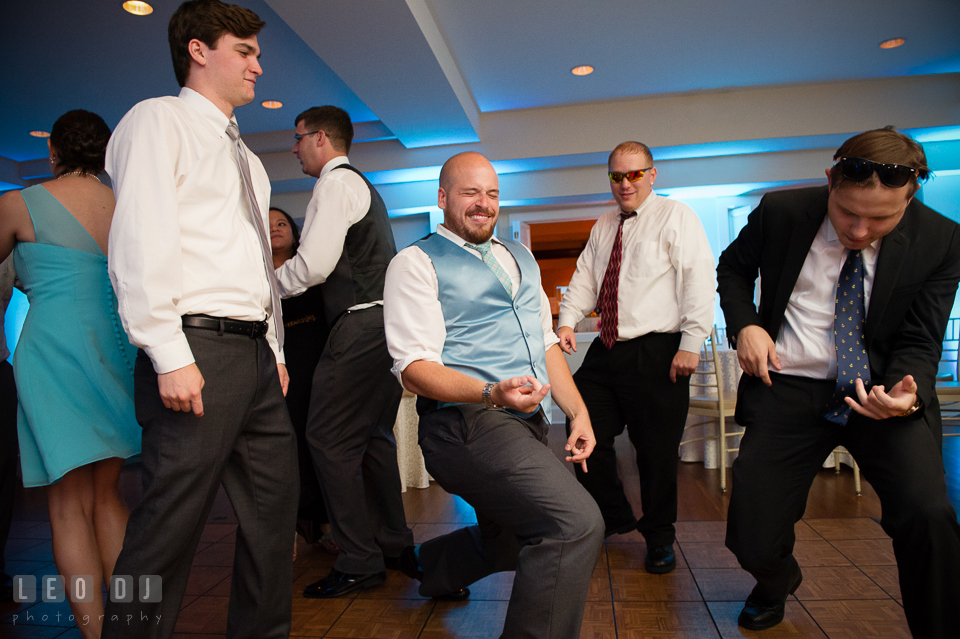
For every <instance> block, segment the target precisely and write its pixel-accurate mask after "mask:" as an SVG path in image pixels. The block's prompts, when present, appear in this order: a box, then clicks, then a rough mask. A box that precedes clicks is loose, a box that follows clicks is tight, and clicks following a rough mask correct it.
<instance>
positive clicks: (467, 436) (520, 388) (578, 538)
mask: <svg viewBox="0 0 960 639" xmlns="http://www.w3.org/2000/svg"><path fill="white" fill-rule="evenodd" d="M498 197H499V182H498V178H497V174H496V171H494V169H493V166H491V164H490V162H488V161H487V159H486V158H485V157H483V156H482V155H480V154H478V153H462V154H460V155H456V156H454V157H453V158H451V159H450V160H448V161H447V163H446V164H444V166H443V169H442V171H441V173H440V189H439V192H438V206H439V207H440V208H442V209H443V212H444V223H443V224H442V225H440V226H439V227H438V228H437V233H435V234H433V235H430V236H428V237H427V238H425V239H423V240H420V241H419V242H417V243H415V244H414V245H413V246H410V247H408V248H406V249H404V250H403V251H401V252H400V253H399V254H398V255H397V256H396V257H395V258H394V259H393V261H392V262H391V263H390V267H389V269H388V270H387V278H386V285H385V288H384V320H385V325H386V334H387V345H388V347H389V349H390V355H391V356H392V357H393V359H394V369H393V370H394V374H395V375H397V377H398V379H400V382H401V383H402V384H403V386H404V387H405V388H407V389H408V390H410V391H413V392H415V393H417V394H418V395H419V396H420V399H419V401H418V411H419V412H420V447H421V449H422V450H423V455H424V459H425V460H426V465H427V470H429V471H430V473H431V474H432V475H433V477H434V478H435V479H436V480H437V481H438V482H439V483H440V485H441V486H442V487H443V488H444V489H445V490H447V491H448V492H450V493H453V494H455V495H459V496H460V497H462V498H463V499H464V500H466V501H467V503H469V504H470V505H471V506H473V507H474V509H476V511H477V522H478V523H477V525H476V526H470V527H467V528H463V529H461V530H458V531H455V532H453V533H450V534H447V535H444V536H441V537H437V538H435V539H432V540H430V541H428V542H426V543H424V544H422V545H421V546H418V547H416V548H414V547H410V548H407V549H405V550H404V552H403V554H401V557H400V562H401V569H402V570H403V571H404V572H405V573H406V574H407V575H409V576H411V577H415V578H417V579H420V581H421V582H422V583H421V585H420V594H421V595H424V596H433V597H437V598H458V599H459V598H463V597H465V596H466V595H467V594H468V593H469V591H468V590H466V587H467V586H468V585H470V584H471V583H473V582H475V581H477V580H478V579H482V578H483V577H485V576H487V575H489V574H491V573H494V572H499V571H504V570H516V577H515V578H514V587H513V593H512V595H511V598H510V605H509V608H508V609H507V615H506V620H505V622H504V629H503V635H502V636H504V637H520V636H523V637H544V638H546V637H556V638H560V637H576V636H579V634H580V624H581V621H582V619H583V608H584V603H585V601H586V596H587V589H588V585H589V581H590V575H591V573H592V572H593V568H594V565H595V564H596V560H597V556H598V554H599V551H600V546H601V543H602V540H603V518H602V516H601V515H600V511H599V509H598V507H597V505H596V503H595V502H594V500H593V498H591V497H590V495H589V494H588V493H587V492H586V490H585V489H584V488H583V487H582V486H580V484H579V483H578V482H577V480H576V479H575V478H574V476H573V474H572V473H571V472H570V471H569V470H568V469H566V468H564V466H563V464H562V463H561V462H560V460H559V459H558V458H557V457H556V455H555V454H554V453H553V452H552V451H551V450H550V449H549V448H547V446H546V436H547V430H548V427H549V422H548V421H547V419H546V418H545V417H544V414H543V410H542V409H541V407H540V402H541V401H543V399H544V398H545V397H546V394H547V392H549V391H551V390H552V394H553V399H554V401H555V402H556V403H557V404H558V405H559V406H560V408H561V409H562V410H563V411H564V413H565V414H566V415H567V416H568V417H569V418H570V425H571V428H570V436H569V438H568V439H567V443H566V450H567V451H568V453H569V456H568V457H567V458H566V461H569V462H573V463H579V464H581V465H582V467H583V469H584V470H586V458H587V457H589V456H590V453H591V452H592V451H593V447H594V444H595V439H594V435H593V429H592V427H591V425H590V417H589V415H588V414H587V410H586V407H585V406H584V403H583V400H582V399H581V398H580V394H579V393H578V392H577V389H576V386H575V385H574V383H573V378H572V377H571V375H570V371H569V369H568V368H567V364H566V360H565V359H564V357H563V354H562V353H561V351H560V348H559V346H557V343H558V341H559V340H558V338H557V337H556V335H555V334H554V332H553V330H552V321H551V316H550V304H549V302H548V300H547V298H546V295H545V294H544V292H543V289H542V287H541V285H540V270H539V268H538V266H537V263H536V261H535V260H534V258H533V256H532V255H531V254H530V252H529V251H528V250H527V249H526V248H525V247H523V246H522V245H521V244H518V243H516V242H509V241H508V242H501V241H500V240H497V239H494V238H493V237H492V236H493V231H494V228H495V227H496V223H497V216H498V214H499V202H498Z"/></svg>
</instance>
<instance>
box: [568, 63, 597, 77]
mask: <svg viewBox="0 0 960 639" xmlns="http://www.w3.org/2000/svg"><path fill="white" fill-rule="evenodd" d="M570 73H572V74H573V75H590V74H591V73H593V67H591V66H590V65H589V64H584V65H583V66H579V67H573V68H572V69H570Z"/></svg>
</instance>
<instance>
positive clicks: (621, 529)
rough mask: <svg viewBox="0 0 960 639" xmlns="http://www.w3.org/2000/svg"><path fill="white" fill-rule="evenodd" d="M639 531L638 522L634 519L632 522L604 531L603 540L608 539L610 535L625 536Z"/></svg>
mask: <svg viewBox="0 0 960 639" xmlns="http://www.w3.org/2000/svg"><path fill="white" fill-rule="evenodd" d="M636 529H637V520H636V519H634V520H633V521H632V522H629V523H626V524H616V525H613V526H610V527H608V528H607V529H606V530H604V531H603V538H604V539H606V538H607V537H609V536H610V535H625V534H626V533H628V532H630V531H633V530H636Z"/></svg>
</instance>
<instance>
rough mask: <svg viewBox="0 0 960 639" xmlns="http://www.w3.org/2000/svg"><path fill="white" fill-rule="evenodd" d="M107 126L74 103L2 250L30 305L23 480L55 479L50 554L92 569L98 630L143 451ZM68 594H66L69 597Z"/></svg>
mask: <svg viewBox="0 0 960 639" xmlns="http://www.w3.org/2000/svg"><path fill="white" fill-rule="evenodd" d="M109 138H110V129H109V128H108V127H107V125H106V123H104V121H103V120H102V119H101V118H100V116H98V115H96V114H94V113H90V112H88V111H70V112H69V113H67V114H65V115H63V116H62V117H61V118H60V119H58V120H57V122H56V123H55V124H54V126H53V131H52V132H51V135H50V138H49V141H48V145H49V148H50V165H51V168H52V169H53V175H54V179H53V180H50V181H49V182H45V183H43V184H39V185H36V186H32V187H29V188H27V189H24V190H23V191H19V192H11V193H7V194H6V195H4V196H3V197H0V260H2V259H3V258H5V257H6V256H7V255H8V254H9V253H10V251H11V250H12V251H13V252H14V266H15V268H16V271H17V276H18V278H19V279H20V281H21V283H22V286H23V290H24V292H25V293H26V294H27V299H28V300H29V302H30V310H29V312H28V313H27V318H26V320H25V322H24V325H23V331H22V332H21V335H20V341H19V344H18V345H17V349H16V352H15V355H14V360H13V367H14V375H15V377H16V380H17V394H18V400H19V408H18V415H17V431H18V435H19V439H20V463H21V467H22V469H23V483H24V486H27V487H30V486H46V487H47V506H48V509H49V512H50V527H51V528H52V531H53V555H54V560H55V562H56V564H57V570H58V571H59V573H60V574H61V575H63V576H64V577H65V580H66V585H67V587H68V593H69V594H75V592H74V589H75V587H74V585H73V584H72V582H71V579H70V577H71V576H74V575H92V576H93V577H94V581H95V583H92V584H91V583H86V584H84V586H85V587H86V592H87V595H88V596H90V595H92V600H91V601H89V602H86V603H83V602H71V604H70V606H71V609H72V611H73V614H74V616H75V618H76V621H77V625H78V626H79V628H80V630H81V632H82V633H83V635H84V636H89V637H99V636H100V628H101V625H102V621H101V620H100V618H99V617H100V615H102V614H103V602H102V599H101V594H100V587H101V581H106V582H107V583H109V579H110V575H111V574H112V573H113V567H114V564H115V563H116V559H117V555H118V554H119V552H120V548H121V546H122V545H123V535H124V530H125V528H126V524H127V516H128V514H129V510H128V509H127V505H126V503H125V502H124V500H123V497H122V496H121V494H120V490H119V477H120V470H121V468H122V466H123V463H124V460H125V459H126V458H128V457H132V456H134V455H137V454H138V453H139V452H140V427H139V426H138V425H137V421H136V417H135V415H134V408H133V362H134V358H135V355H136V350H135V349H134V347H132V346H131V345H130V343H129V342H128V341H127V338H126V335H125V334H124V332H123V329H122V327H121V325H120V320H119V317H118V315H117V301H116V297H115V296H114V294H113V287H112V286H111V283H110V279H109V276H108V275H107V257H106V251H107V238H108V234H109V231H110V221H111V219H112V217H113V208H114V199H113V192H112V191H111V190H110V188H108V187H106V186H104V185H102V184H101V183H100V181H99V180H98V179H97V177H96V175H97V174H98V173H101V172H102V171H103V164H104V154H105V152H106V146H107V141H108V140H109ZM68 601H69V599H68Z"/></svg>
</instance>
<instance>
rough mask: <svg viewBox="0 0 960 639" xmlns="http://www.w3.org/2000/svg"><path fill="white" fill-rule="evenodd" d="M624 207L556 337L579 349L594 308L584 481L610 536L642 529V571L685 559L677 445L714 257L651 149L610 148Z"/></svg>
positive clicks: (580, 264) (611, 220) (708, 305)
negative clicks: (626, 455)
mask: <svg viewBox="0 0 960 639" xmlns="http://www.w3.org/2000/svg"><path fill="white" fill-rule="evenodd" d="M607 168H608V170H609V173H608V175H609V178H610V190H611V191H612V192H613V197H614V199H615V200H616V201H617V204H618V208H617V210H616V211H611V212H610V213H606V214H604V215H603V216H601V217H600V219H599V220H597V223H596V224H595V225H594V227H593V229H592V230H591V231H590V240H589V241H588V243H587V246H586V247H585V248H584V251H583V253H582V254H581V255H580V258H579V260H578V261H577V270H576V272H575V273H574V274H573V278H572V279H571V280H570V285H569V287H568V288H567V292H566V294H565V295H564V297H563V301H562V303H561V305H560V321H559V326H560V328H559V330H558V331H557V336H558V337H559V338H560V347H561V348H562V349H563V350H564V352H566V353H568V354H569V353H570V352H571V351H575V350H576V349H577V341H576V337H575V336H574V332H573V327H574V326H576V324H577V322H579V321H580V320H581V319H583V317H584V316H585V315H587V314H589V313H590V312H592V311H593V310H594V309H596V310H597V312H598V313H600V321H601V325H600V335H599V337H598V338H597V339H596V340H595V341H594V342H593V344H592V345H591V346H590V349H589V350H588V351H587V353H586V356H585V357H584V360H583V364H582V365H581V366H580V368H579V370H577V372H576V374H575V375H574V380H575V381H576V383H577V388H578V389H579V390H580V394H581V395H582V396H583V400H584V402H586V405H587V410H588V411H589V412H590V417H591V419H592V422H593V428H594V433H595V435H596V438H597V445H596V448H595V449H594V452H593V456H592V457H591V458H590V472H589V473H584V472H582V471H581V470H579V469H578V470H577V471H576V472H577V479H579V480H580V483H581V484H583V486H584V487H585V488H586V489H587V491H588V492H589V493H590V495H591V496H592V497H593V498H594V500H596V502H597V504H598V505H599V506H600V512H601V513H603V519H604V524H605V526H606V536H610V535H613V534H621V533H627V532H630V531H632V530H635V529H636V530H639V531H640V533H641V534H642V535H643V537H644V539H645V540H646V542H647V555H646V561H645V566H646V569H647V571H648V572H651V573H658V574H662V573H667V572H670V571H671V570H673V569H674V568H675V567H676V565H677V562H676V557H675V555H674V550H673V542H674V540H675V530H674V523H675V522H676V520H677V465H678V457H677V449H678V447H679V445H680V438H681V437H682V436H683V427H684V424H685V423H686V419H687V408H688V407H689V404H690V374H691V373H692V372H693V371H694V369H695V368H696V367H697V362H698V360H699V356H698V353H699V351H700V347H701V346H702V345H703V342H704V340H705V339H706V337H707V335H708V334H709V333H710V328H711V326H712V324H713V307H714V299H715V297H716V293H715V282H714V261H713V253H712V252H711V251H710V244H709V243H708V242H707V236H706V233H705V232H704V230H703V225H702V224H701V223H700V220H699V218H698V217H697V214H696V213H694V212H693V210H692V209H691V208H690V207H689V206H687V205H685V204H682V203H680V202H677V201H675V200H669V199H667V198H664V197H660V196H659V195H657V194H656V193H654V192H653V183H654V181H655V180H656V179H657V169H656V168H654V166H653V156H652V155H651V153H650V149H649V148H647V146H646V145H644V144H641V143H639V142H624V143H622V144H620V145H619V146H617V148H615V149H614V150H613V152H612V153H611V154H610V158H609V161H608V167H607ZM624 424H626V427H627V431H628V432H629V435H630V441H632V442H633V444H634V447H635V448H636V450H637V469H638V471H639V474H640V500H641V506H642V508H643V517H642V518H641V519H640V521H639V523H638V522H637V519H636V517H635V516H634V514H633V509H632V508H631V506H630V502H629V501H627V497H626V495H625V494H624V491H623V483H622V482H621V480H620V477H619V476H618V475H617V456H616V452H615V450H614V445H613V442H614V438H615V437H616V436H617V435H619V434H620V433H622V432H623V428H624Z"/></svg>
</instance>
